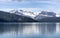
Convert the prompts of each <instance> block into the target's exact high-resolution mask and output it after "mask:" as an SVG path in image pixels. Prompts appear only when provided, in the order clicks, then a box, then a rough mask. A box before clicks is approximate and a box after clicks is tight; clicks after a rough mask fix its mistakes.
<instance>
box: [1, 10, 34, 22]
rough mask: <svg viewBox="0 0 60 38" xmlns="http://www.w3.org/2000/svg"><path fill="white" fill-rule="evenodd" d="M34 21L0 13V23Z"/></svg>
mask: <svg viewBox="0 0 60 38" xmlns="http://www.w3.org/2000/svg"><path fill="white" fill-rule="evenodd" d="M34 21H35V20H34V19H32V18H30V17H27V16H23V15H18V14H15V13H10V12H5V11H0V22H34Z"/></svg>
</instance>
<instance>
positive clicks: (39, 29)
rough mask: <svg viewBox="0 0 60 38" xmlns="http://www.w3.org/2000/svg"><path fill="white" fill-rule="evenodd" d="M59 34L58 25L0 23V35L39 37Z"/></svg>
mask: <svg viewBox="0 0 60 38" xmlns="http://www.w3.org/2000/svg"><path fill="white" fill-rule="evenodd" d="M59 32H60V23H0V35H1V34H7V33H10V34H11V35H17V36H20V35H24V36H26V35H41V34H54V33H59Z"/></svg>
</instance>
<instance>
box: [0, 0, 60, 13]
mask: <svg viewBox="0 0 60 38" xmlns="http://www.w3.org/2000/svg"><path fill="white" fill-rule="evenodd" d="M13 9H23V10H28V11H32V12H41V11H52V12H55V13H57V14H59V13H60V0H0V10H3V11H10V10H13Z"/></svg>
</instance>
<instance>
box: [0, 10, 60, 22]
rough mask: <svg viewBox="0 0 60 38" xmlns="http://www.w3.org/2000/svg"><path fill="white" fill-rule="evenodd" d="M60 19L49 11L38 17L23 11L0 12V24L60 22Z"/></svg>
mask: <svg viewBox="0 0 60 38" xmlns="http://www.w3.org/2000/svg"><path fill="white" fill-rule="evenodd" d="M59 19H60V17H56V13H54V12H47V11H42V12H41V13H39V14H38V15H35V14H34V13H33V12H31V11H23V10H11V11H10V12H5V11H0V22H60V20H59Z"/></svg>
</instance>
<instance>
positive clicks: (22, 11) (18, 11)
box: [10, 10, 35, 18]
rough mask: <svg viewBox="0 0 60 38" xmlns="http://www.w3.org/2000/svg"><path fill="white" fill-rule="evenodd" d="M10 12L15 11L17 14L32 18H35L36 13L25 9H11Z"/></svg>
mask: <svg viewBox="0 0 60 38" xmlns="http://www.w3.org/2000/svg"><path fill="white" fill-rule="evenodd" d="M10 13H14V14H17V15H22V16H26V17H30V18H34V16H35V14H34V13H33V12H31V11H25V10H11V11H10Z"/></svg>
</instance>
